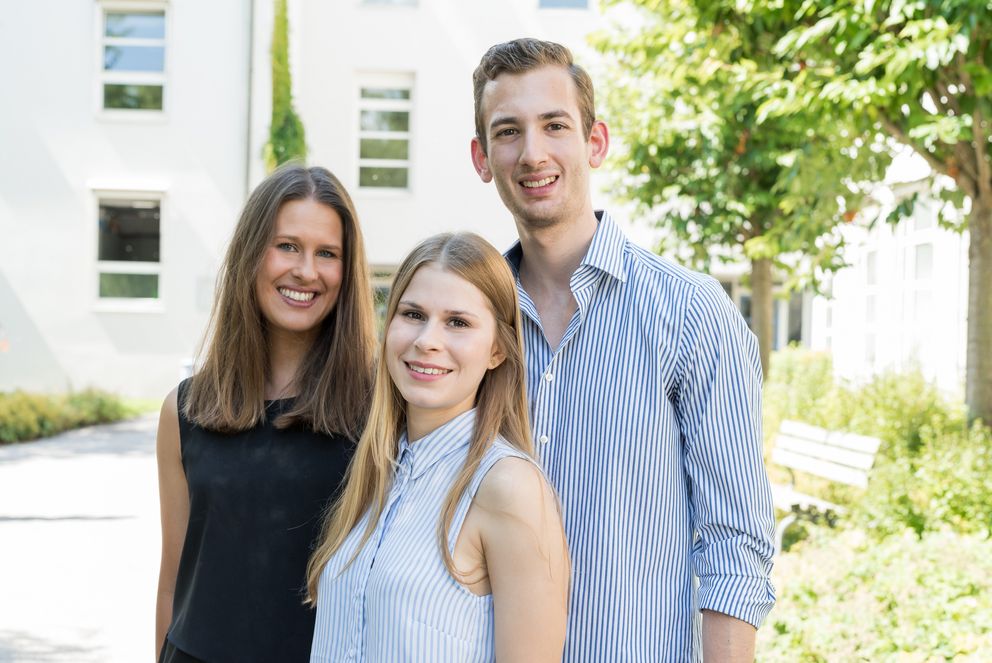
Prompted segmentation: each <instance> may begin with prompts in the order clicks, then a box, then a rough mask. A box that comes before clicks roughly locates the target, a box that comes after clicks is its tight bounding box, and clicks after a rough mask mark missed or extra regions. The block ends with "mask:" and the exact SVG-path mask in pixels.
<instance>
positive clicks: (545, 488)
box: [474, 458, 569, 663]
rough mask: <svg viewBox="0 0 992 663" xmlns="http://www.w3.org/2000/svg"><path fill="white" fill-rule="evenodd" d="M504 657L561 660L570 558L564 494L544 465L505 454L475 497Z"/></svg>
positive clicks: (502, 660)
mask: <svg viewBox="0 0 992 663" xmlns="http://www.w3.org/2000/svg"><path fill="white" fill-rule="evenodd" d="M474 505H475V506H478V507H479V510H478V513H479V516H480V521H479V524H480V529H479V531H480V534H481V539H482V546H483V552H484V555H485V560H486V567H487V571H488V574H489V582H490V584H491V586H492V593H493V608H494V612H495V625H496V660H497V661H499V663H522V662H525V661H526V662H527V663H530V662H532V661H533V662H534V663H543V662H545V661H547V662H548V663H551V662H552V661H554V662H555V663H558V662H559V661H561V655H562V650H563V649H564V646H565V622H566V615H567V607H568V586H569V561H568V549H567V546H566V543H565V533H564V531H563V529H562V522H561V514H560V512H559V509H558V502H557V499H556V497H555V495H554V493H553V491H552V490H551V487H550V486H549V485H548V483H547V481H546V480H545V478H544V476H543V475H542V474H541V472H540V470H538V469H537V467H535V466H534V464H533V463H530V462H528V461H526V460H523V459H520V458H504V459H503V460H501V461H499V462H498V463H496V464H495V465H494V466H493V468H492V469H491V470H489V472H488V473H487V474H486V477H485V479H483V481H482V485H481V486H480V487H479V491H478V492H477V493H476V496H475V502H474Z"/></svg>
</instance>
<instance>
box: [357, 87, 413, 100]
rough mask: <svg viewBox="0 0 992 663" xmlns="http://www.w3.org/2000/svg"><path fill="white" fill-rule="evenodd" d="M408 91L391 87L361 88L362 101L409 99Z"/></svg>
mask: <svg viewBox="0 0 992 663" xmlns="http://www.w3.org/2000/svg"><path fill="white" fill-rule="evenodd" d="M409 98H410V90H404V89H401V88H392V87H363V88H362V99H409Z"/></svg>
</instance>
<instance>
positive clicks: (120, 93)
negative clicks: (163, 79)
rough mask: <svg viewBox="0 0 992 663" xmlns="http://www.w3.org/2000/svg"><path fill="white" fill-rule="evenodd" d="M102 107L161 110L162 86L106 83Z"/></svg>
mask: <svg viewBox="0 0 992 663" xmlns="http://www.w3.org/2000/svg"><path fill="white" fill-rule="evenodd" d="M103 107H104V108H127V109H141V110H162V86H161V85H119V84H116V83H107V84H105V85H104V86H103Z"/></svg>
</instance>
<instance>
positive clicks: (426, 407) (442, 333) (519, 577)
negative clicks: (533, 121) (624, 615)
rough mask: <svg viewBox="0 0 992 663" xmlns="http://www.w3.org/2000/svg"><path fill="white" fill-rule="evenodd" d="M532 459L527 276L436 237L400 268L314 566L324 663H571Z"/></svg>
mask: <svg viewBox="0 0 992 663" xmlns="http://www.w3.org/2000/svg"><path fill="white" fill-rule="evenodd" d="M532 453H533V443H532V441H531V435H530V428H529V424H528V413H527V401H526V398H525V395H524V366H523V343H522V340H521V335H520V312H519V308H518V302H517V290H516V286H515V283H514V278H513V275H512V273H511V272H510V269H509V267H508V265H507V263H506V261H505V260H504V259H503V257H502V256H501V255H500V254H499V252H497V251H496V249H494V248H493V247H492V246H491V245H490V244H488V243H487V242H486V241H485V240H483V239H482V238H480V237H478V236H477V235H473V234H471V233H459V234H444V235H438V236H435V237H432V238H430V239H428V240H426V241H424V242H423V243H421V244H420V245H419V246H418V247H417V248H415V249H414V250H413V252H412V253H411V254H410V255H409V256H408V257H407V258H406V260H405V261H404V262H403V264H402V265H401V266H400V268H399V271H398V272H397V274H396V278H395V281H394V283H393V288H392V292H391V294H390V297H389V303H388V308H387V313H386V331H385V337H384V339H383V343H382V346H381V356H380V360H379V365H378V368H377V372H376V380H375V387H374V391H373V397H372V405H371V411H370V414H369V422H368V426H367V427H366V429H365V432H364V433H363V434H362V437H361V439H360V441H359V443H358V448H357V450H356V452H355V457H354V459H353V462H352V465H351V467H350V468H349V470H348V477H347V479H346V483H345V488H344V490H343V492H342V494H341V497H340V499H339V500H338V501H337V502H336V504H335V506H334V507H333V509H332V510H331V511H330V513H329V517H328V520H327V525H326V529H325V533H324V538H323V541H322V543H321V544H320V546H319V547H318V548H317V550H316V551H315V553H314V555H313V556H312V558H311V560H310V565H309V570H308V589H309V599H310V601H311V602H313V603H315V604H316V607H317V624H316V627H315V630H314V637H313V646H312V653H311V661H315V662H320V663H326V662H331V661H334V662H337V661H345V660H358V661H370V662H371V661H388V662H390V663H397V662H402V661H491V660H507V661H517V660H528V661H560V660H561V654H562V649H563V646H564V638H565V618H566V606H567V594H568V578H569V565H568V553H567V549H566V545H565V538H564V533H563V529H562V523H561V517H560V513H559V509H558V503H557V499H556V497H555V495H554V493H553V491H552V489H551V488H550V486H549V484H548V483H547V481H546V480H545V478H544V475H543V473H542V472H541V470H540V469H539V468H538V467H537V465H536V464H535V462H534V461H533V460H532Z"/></svg>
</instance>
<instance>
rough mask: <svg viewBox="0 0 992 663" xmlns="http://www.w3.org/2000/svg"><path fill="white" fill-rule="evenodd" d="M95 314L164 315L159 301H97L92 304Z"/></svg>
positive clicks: (163, 307)
mask: <svg viewBox="0 0 992 663" xmlns="http://www.w3.org/2000/svg"><path fill="white" fill-rule="evenodd" d="M93 311H94V312H95V313H165V305H164V304H163V302H162V300H161V299H137V298H136V299H126V298H118V299H110V298H107V299H98V300H96V301H95V302H93Z"/></svg>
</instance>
